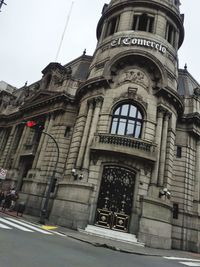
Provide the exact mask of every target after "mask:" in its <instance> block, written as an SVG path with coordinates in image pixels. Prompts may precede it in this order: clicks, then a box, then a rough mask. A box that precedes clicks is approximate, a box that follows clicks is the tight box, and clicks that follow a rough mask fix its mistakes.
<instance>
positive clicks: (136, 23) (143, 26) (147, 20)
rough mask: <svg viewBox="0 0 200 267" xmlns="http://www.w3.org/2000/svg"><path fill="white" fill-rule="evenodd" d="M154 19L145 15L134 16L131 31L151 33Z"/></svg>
mask: <svg viewBox="0 0 200 267" xmlns="http://www.w3.org/2000/svg"><path fill="white" fill-rule="evenodd" d="M153 26H154V17H151V16H148V15H147V14H142V15H134V17H133V26H132V30H134V31H145V32H153Z"/></svg>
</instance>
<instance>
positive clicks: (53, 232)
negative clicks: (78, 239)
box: [49, 230, 66, 236]
mask: <svg viewBox="0 0 200 267" xmlns="http://www.w3.org/2000/svg"><path fill="white" fill-rule="evenodd" d="M49 232H51V233H52V234H55V235H59V236H66V235H65V234H62V233H59V232H56V231H53V230H49Z"/></svg>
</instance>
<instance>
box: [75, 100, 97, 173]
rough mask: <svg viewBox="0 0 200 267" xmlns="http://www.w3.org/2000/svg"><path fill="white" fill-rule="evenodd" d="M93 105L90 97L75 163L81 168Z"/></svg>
mask: <svg viewBox="0 0 200 267" xmlns="http://www.w3.org/2000/svg"><path fill="white" fill-rule="evenodd" d="M93 106H94V101H93V99H92V100H90V101H89V102H88V113H87V119H86V123H85V128H84V132H83V136H82V140H81V145H80V149H79V153H78V158H77V163H76V166H77V168H81V167H82V164H83V156H84V153H85V147H86V143H87V140H88V134H89V129H90V125H91V121H92V113H93Z"/></svg>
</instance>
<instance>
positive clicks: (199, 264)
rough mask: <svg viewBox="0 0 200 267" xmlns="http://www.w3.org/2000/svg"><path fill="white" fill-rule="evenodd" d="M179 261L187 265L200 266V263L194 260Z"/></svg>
mask: <svg viewBox="0 0 200 267" xmlns="http://www.w3.org/2000/svg"><path fill="white" fill-rule="evenodd" d="M179 263H181V264H184V265H187V266H200V263H196V262H184V261H182V262H181V261H179Z"/></svg>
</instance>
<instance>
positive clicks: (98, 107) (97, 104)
mask: <svg viewBox="0 0 200 267" xmlns="http://www.w3.org/2000/svg"><path fill="white" fill-rule="evenodd" d="M102 102H103V97H97V98H95V109H94V116H93V119H92V123H91V128H90V132H89V138H88V142H87V146H86V151H85V158H84V161H83V169H86V170H88V168H89V160H90V146H91V143H92V140H93V138H94V134H95V132H96V129H97V124H98V119H99V114H100V110H101V105H102Z"/></svg>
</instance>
